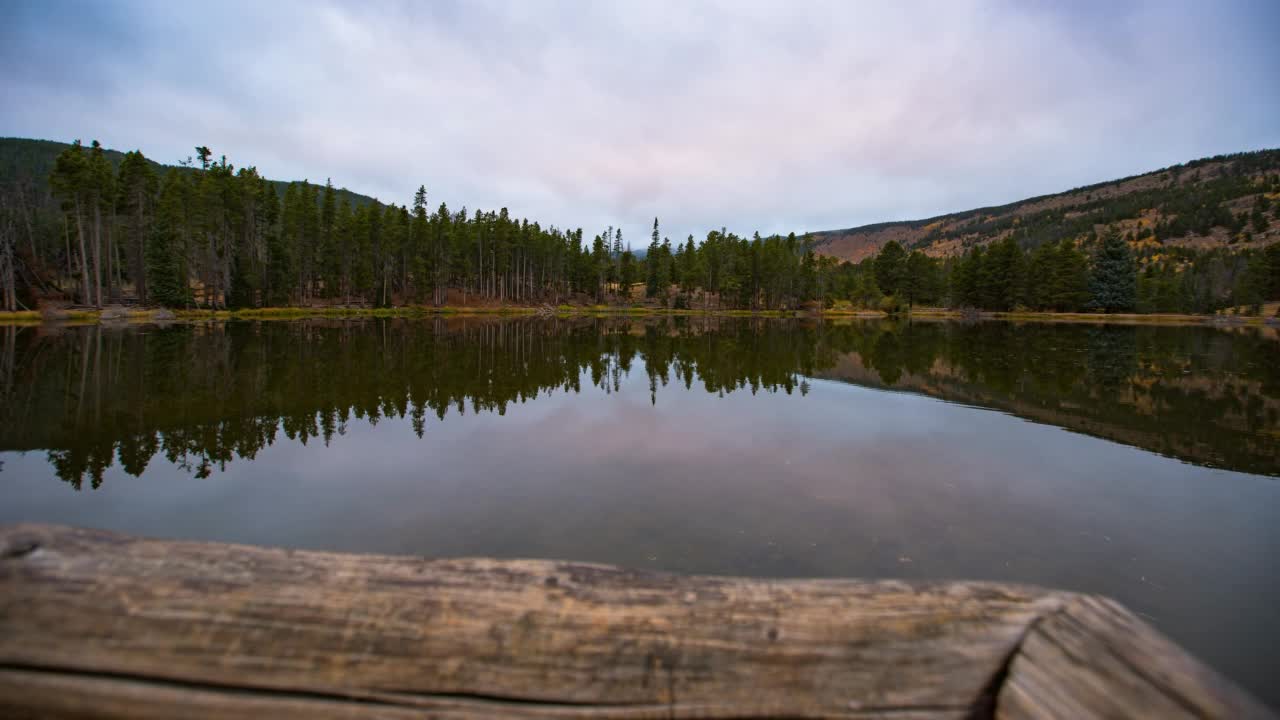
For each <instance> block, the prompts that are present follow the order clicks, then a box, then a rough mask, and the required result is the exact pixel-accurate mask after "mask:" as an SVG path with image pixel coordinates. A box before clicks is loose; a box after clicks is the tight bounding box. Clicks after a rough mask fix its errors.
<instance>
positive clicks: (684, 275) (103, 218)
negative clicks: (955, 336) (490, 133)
mask: <svg viewBox="0 0 1280 720" xmlns="http://www.w3.org/2000/svg"><path fill="white" fill-rule="evenodd" d="M5 142H6V146H5V151H6V153H8V157H7V158H0V160H4V162H5V163H6V164H7V166H0V180H3V185H0V309H3V310H15V309H20V308H35V307H36V305H37V303H38V302H39V301H40V300H42V299H44V300H49V299H62V300H64V301H70V302H75V303H78V304H81V305H86V306H93V307H102V306H103V305H105V304H110V303H114V302H120V301H122V300H124V299H132V300H136V301H138V302H140V303H144V304H156V305H166V306H171V307H208V308H253V307H266V306H285V305H311V304H341V305H361V306H366V305H375V306H389V305H407V304H425V305H435V306H441V305H449V304H461V305H466V304H474V303H511V304H524V305H533V304H553V305H554V304H560V303H565V302H569V303H578V304H580V303H592V302H594V303H615V304H626V303H632V302H636V301H640V299H641V298H642V297H643V298H644V299H645V301H647V302H648V303H650V304H656V305H662V306H666V307H671V308H676V309H681V308H688V309H699V308H705V309H720V308H738V309H752V310H759V309H766V310H767V309H794V308H799V307H803V306H806V305H807V306H819V307H821V306H831V305H833V304H835V303H837V302H850V303H852V304H854V305H856V306H858V307H865V308H874V309H884V310H888V311H890V312H896V311H898V310H900V309H903V308H910V307H912V306H915V305H933V306H936V305H943V306H948V307H955V308H979V309H985V310H1017V309H1028V310H1048V311H1109V312H1110V311H1136V312H1213V311H1216V310H1219V309H1222V308H1225V307H1231V306H1236V305H1244V306H1251V307H1255V308H1256V307H1259V306H1260V305H1261V303H1263V302H1264V301H1266V300H1270V299H1276V298H1280V245H1278V244H1273V245H1271V246H1270V247H1267V248H1266V249H1261V250H1259V249H1253V250H1244V251H1238V250H1236V249H1235V248H1218V249H1214V250H1199V251H1197V250H1192V249H1188V248H1181V247H1162V246H1157V247H1156V248H1155V249H1152V248H1151V247H1149V246H1150V245H1151V243H1149V242H1148V243H1144V241H1146V240H1148V239H1149V238H1152V237H1154V236H1155V235H1159V234H1167V233H1170V232H1180V231H1183V230H1184V228H1183V226H1184V225H1185V226H1187V227H1196V228H1199V227H1200V226H1201V225H1203V224H1204V223H1206V222H1207V223H1209V224H1210V225H1211V226H1212V225H1213V224H1214V223H1217V222H1230V223H1232V224H1233V226H1234V225H1240V224H1241V223H1249V227H1251V228H1254V229H1256V230H1258V231H1260V232H1262V231H1265V230H1266V229H1267V224H1268V222H1269V221H1268V214H1269V213H1271V210H1272V208H1271V206H1270V202H1271V201H1270V200H1269V199H1268V196H1267V194H1266V193H1265V192H1263V193H1261V194H1258V195H1257V198H1258V200H1257V205H1256V207H1254V209H1253V214H1252V216H1250V218H1248V219H1244V218H1245V215H1244V214H1236V215H1233V214H1231V213H1230V212H1226V213H1225V215H1223V213H1224V212H1225V211H1222V210H1221V205H1220V204H1213V203H1200V202H1199V200H1202V199H1203V198H1202V197H1201V195H1203V194H1204V192H1210V193H1211V194H1214V195H1213V197H1214V198H1218V199H1219V200H1221V199H1224V198H1235V197H1237V196H1239V195H1240V193H1243V192H1246V191H1256V190H1257V188H1256V187H1254V184H1255V179H1253V178H1252V176H1251V175H1248V174H1247V173H1244V174H1227V175H1222V176H1220V177H1215V178H1214V179H1212V180H1209V181H1206V182H1205V183H1200V184H1197V185H1195V186H1194V188H1196V189H1195V191H1194V192H1193V191H1192V190H1191V189H1186V188H1183V187H1182V186H1178V185H1176V183H1175V184H1174V185H1173V186H1171V187H1172V189H1166V190H1163V191H1161V192H1163V193H1164V194H1163V195H1161V197H1162V198H1164V199H1163V200H1162V202H1166V204H1168V203H1173V205H1170V206H1169V207H1166V208H1164V209H1165V211H1168V214H1167V215H1166V216H1165V217H1166V219H1165V220H1162V221H1161V223H1159V224H1157V226H1156V227H1155V228H1154V229H1152V228H1144V229H1139V230H1136V231H1128V232H1126V231H1124V229H1123V226H1122V225H1107V226H1097V225H1095V224H1094V222H1093V221H1094V220H1097V219H1098V218H1092V219H1091V220H1089V222H1087V223H1086V222H1085V221H1084V220H1081V219H1080V218H1079V217H1074V216H1073V217H1072V218H1068V217H1067V216H1066V215H1063V216H1062V217H1057V216H1056V215H1053V213H1054V212H1058V211H1046V212H1048V213H1049V215H1051V216H1052V217H1049V218H1048V219H1047V220H1046V218H1042V217H1040V216H1039V215H1036V216H1033V217H1031V218H1030V219H1029V220H1027V221H1026V222H1025V223H1021V224H1019V225H1018V226H1017V227H1014V228H1012V229H1010V228H1003V227H992V228H985V226H984V228H980V229H984V231H986V230H990V231H991V232H997V231H998V232H1000V233H1003V234H1002V235H999V237H1000V239H998V240H995V241H993V242H990V243H986V244H977V245H975V246H973V247H972V248H970V249H969V250H968V251H967V252H966V253H965V254H964V255H963V256H961V257H958V258H947V259H938V258H934V257H930V256H929V255H926V254H925V253H924V252H922V251H921V250H920V249H908V248H904V247H903V246H902V245H899V244H898V243H896V242H889V243H888V244H886V245H885V246H884V247H883V248H882V249H881V251H880V252H879V253H878V255H876V256H875V257H873V258H871V259H868V260H864V261H862V262H859V263H848V262H841V261H838V260H837V259H834V258H831V257H826V256H822V255H820V254H818V253H816V252H815V249H814V248H815V242H814V241H813V239H811V238H810V237H808V236H803V237H797V236H796V235H795V234H790V235H786V236H780V235H772V236H768V237H761V236H760V235H759V234H758V233H757V234H755V235H753V236H751V237H743V236H739V235H736V234H734V233H730V232H728V231H727V230H725V229H724V228H721V229H719V230H712V231H711V232H708V233H707V234H706V235H705V237H703V238H701V239H700V240H695V238H694V237H693V236H692V235H690V236H688V237H687V238H685V239H684V240H683V241H679V240H677V241H676V242H674V243H673V242H672V241H671V240H670V239H668V238H667V237H665V236H663V235H662V233H661V228H660V225H659V222H658V220H657V219H656V218H655V219H654V222H653V228H652V233H651V234H650V236H649V237H648V238H646V239H647V241H648V247H647V251H646V252H644V253H634V252H632V251H631V245H630V242H629V240H630V239H629V238H627V239H624V238H623V235H622V231H621V230H620V229H615V228H613V227H609V228H605V229H604V230H603V231H602V232H599V233H595V234H594V235H592V236H591V237H590V238H588V237H586V235H585V234H584V231H583V230H582V229H581V228H577V229H563V228H556V227H544V226H542V225H541V224H539V223H538V222H536V221H530V220H527V219H517V218H515V217H512V216H511V215H509V213H508V212H507V210H506V209H500V210H497V211H483V210H472V211H469V210H468V209H467V208H465V207H462V208H459V209H457V210H453V209H451V208H450V207H449V206H448V205H447V204H445V203H443V202H440V203H438V204H433V202H432V201H431V199H430V198H429V196H428V194H427V190H426V188H425V187H421V186H420V187H419V188H418V190H417V191H416V192H415V193H414V194H413V197H412V199H411V201H410V202H408V203H406V204H404V205H397V204H395V203H388V204H384V203H381V202H379V201H378V200H375V199H372V198H365V197H363V196H359V195H355V194H353V193H350V192H349V191H345V190H342V189H338V188H335V187H334V186H333V185H332V183H329V182H326V183H325V184H324V185H317V184H313V183H310V182H307V181H302V182H292V183H280V182H277V181H271V180H267V179H265V178H264V177H262V176H261V175H260V174H259V173H258V171H257V169H256V168H255V167H252V166H250V167H240V168H237V167H235V166H234V165H232V164H231V163H229V162H228V160H227V159H226V158H225V157H221V158H217V159H215V158H214V154H213V152H212V151H211V150H210V149H209V148H207V147H198V148H196V155H195V156H194V158H193V159H190V160H188V161H187V162H185V163H184V164H182V166H180V167H165V166H161V165H158V164H156V163H154V162H152V161H150V160H148V159H147V158H145V157H144V156H143V155H142V153H141V152H138V151H134V152H129V153H125V154H123V155H121V154H119V153H114V152H113V151H108V150H106V149H105V148H103V147H102V146H101V145H100V144H99V143H97V142H96V141H95V142H93V143H92V144H91V145H90V146H89V147H84V146H82V145H81V144H80V143H79V142H76V143H74V144H73V145H70V146H60V145H57V144H54V143H42V142H38V141H12V140H8V141H5ZM51 148H61V149H60V150H59V151H57V153H56V157H53V158H52V159H48V162H47V163H44V164H42V162H41V161H42V160H44V159H47V158H46V156H47V155H48V154H49V153H50V152H51ZM1242 157H1244V158H1245V160H1249V158H1252V160H1249V161H1250V162H1255V163H1256V162H1261V160H1258V159H1257V158H1254V157H1253V155H1248V156H1242ZM1258 157H1261V158H1264V159H1266V158H1270V157H1271V156H1270V155H1268V154H1258ZM1245 160H1238V162H1237V164H1238V163H1239V162H1244V161H1245ZM1233 167H1234V166H1233ZM1246 169H1247V168H1246ZM1194 172H1198V170H1196V171H1194ZM1263 182H1264V183H1265V182H1272V181H1270V180H1267V179H1266V178H1265V177H1264V178H1263ZM1206 188H1207V189H1206ZM1170 193H1172V195H1170ZM1195 193H1199V194H1195ZM1215 193H1216V194H1215ZM1166 196H1168V197H1166ZM1219 196H1221V198H1219ZM1147 200H1151V198H1146V199H1144V198H1143V197H1127V198H1126V199H1125V200H1124V201H1123V202H1121V201H1118V200H1115V199H1110V200H1105V201H1104V200H1101V199H1100V200H1098V202H1099V203H1103V202H1105V203H1106V204H1105V207H1106V208H1110V210H1109V212H1112V213H1113V214H1115V213H1119V215H1117V217H1120V215H1124V214H1125V213H1126V212H1129V210H1133V211H1134V212H1140V207H1139V206H1141V205H1142V204H1143V202H1146V201H1147ZM1117 203H1120V204H1124V207H1125V208H1128V204H1133V203H1137V205H1135V206H1134V208H1129V210H1125V209H1124V208H1121V209H1119V210H1117V209H1116V208H1117ZM1125 203H1128V204H1125ZM1179 203H1181V204H1179ZM1182 205H1186V206H1187V207H1185V208H1183V207H1182ZM1174 206H1177V207H1174ZM1193 206H1194V207H1193ZM1099 207H1102V206H1101V205H1100V206H1099ZM1135 208H1136V209H1135ZM1170 208H1172V209H1170ZM1179 208H1181V209H1179ZM1206 208H1219V209H1218V210H1212V211H1210V210H1207V209H1206ZM1206 213H1207V214H1206ZM1271 214H1274V213H1271ZM1219 215H1223V216H1222V217H1218V216H1219ZM1202 216H1203V217H1202ZM1091 217H1092V216H1091ZM1055 218H1056V219H1055ZM1104 219H1105V218H1104ZM975 221H976V220H975ZM1049 221H1052V222H1049ZM1001 222H1003V221H1001ZM1046 222H1048V223H1049V225H1052V227H1054V228H1058V230H1062V232H1058V231H1057V230H1054V231H1053V232H1049V233H1048V234H1047V235H1046V234H1045V232H1048V231H1047V230H1045V227H1048V225H1045V223H1046ZM1073 223H1074V224H1073ZM1042 225H1045V227H1041V226H1042ZM1077 225H1078V226H1079V227H1076V226H1077ZM1068 226H1070V227H1068ZM1242 227H1243V225H1242ZM1063 228H1066V229H1065V230H1064V229H1063ZM1099 228H1101V229H1099ZM1068 230H1070V232H1067V231H1068ZM1005 231H1008V232H1005ZM1042 231H1044V232H1042ZM1135 247H1137V248H1139V249H1138V250H1136V251H1135V250H1134V249H1133V248H1135Z"/></svg>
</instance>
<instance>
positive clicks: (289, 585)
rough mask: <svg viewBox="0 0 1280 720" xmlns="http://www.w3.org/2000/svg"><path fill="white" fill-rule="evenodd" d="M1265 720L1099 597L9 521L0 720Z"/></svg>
mask: <svg viewBox="0 0 1280 720" xmlns="http://www.w3.org/2000/svg"><path fill="white" fill-rule="evenodd" d="M1151 713H1155V714H1158V715H1159V716H1161V717H1267V716H1268V714H1267V711H1266V710H1265V709H1264V708H1263V707H1262V706H1261V705H1259V704H1258V703H1257V702H1255V701H1254V700H1252V699H1251V698H1249V697H1248V696H1247V695H1245V694H1244V693H1243V692H1242V691H1240V690H1238V689H1237V688H1235V687H1234V686H1233V685H1231V684H1230V683H1229V682H1227V681H1225V680H1223V679H1222V678H1220V677H1218V676H1217V675H1216V674H1214V673H1213V672H1212V671H1210V670H1208V669H1207V668H1205V667H1204V666H1202V665H1200V664H1199V663H1197V662H1196V661H1195V660H1194V659H1192V658H1190V657H1189V656H1187V655H1186V654H1185V653H1183V652H1182V651H1181V650H1179V649H1178V648H1177V647H1175V646H1174V645H1173V644H1171V643H1169V642H1168V641H1167V640H1164V639H1163V638H1161V637H1160V636H1159V635H1158V634H1156V633H1155V632H1154V631H1153V630H1152V629H1151V628H1149V627H1148V626H1146V625H1145V624H1143V623H1142V622H1141V621H1140V620H1138V619H1137V618H1135V617H1134V616H1133V615H1132V614H1130V613H1129V612H1127V611H1125V610H1124V609H1123V608H1121V607H1119V606H1117V605H1115V604H1114V603H1111V602H1109V601H1105V600H1101V599H1098V598H1093V597H1088V596H1080V595H1073V594H1070V593H1060V592H1052V591H1044V590H1039V589H1036V588H1030V587H1021V586H1011V585H1001V584H992V583H955V582H949V583H905V582H896V581H859V580H795V581H774V580H753V579H734V578H717V577H696V576H681V575H670V574H663V573H652V572H639V571H631V570H624V569H620V568H615V567H608V566H602V565H591V564H583V563H571V562H555V561H545V560H489V559H436V560H428V559H422V558H413V557H386V556H377V555H347V554H336V553H323V552H304V551H291V550H281V549H270V548H254V547H246V546H241V545H225V544H217V543H198V542H177V541H161V540H147V539H139V538H133V537H128V536H124V535H119V534H115V533H108V532H102V531H94V530H84V529H76V528H67V527H54V526H41V525H20V526H13V527H7V528H0V716H4V717H42V718H43V717H95V718H116V717H130V718H171V717H183V718H192V719H200V718H241V717H255V718H256V717H272V718H321V719H324V718H355V717H360V718H366V717H372V718H394V719H397V720H398V719H400V718H405V719H408V718H427V717H432V718H474V717H494V716H502V717H526V718H550V717H606V718H673V717H674V718H694V717H697V718H750V717H791V718H861V717H894V718H967V717H991V716H993V715H996V716H999V717H1004V718H1040V717H1072V718H1083V717H1126V716H1142V715H1149V714H1151Z"/></svg>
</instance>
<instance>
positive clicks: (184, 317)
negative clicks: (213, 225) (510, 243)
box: [0, 305, 1269, 325]
mask: <svg viewBox="0 0 1280 720" xmlns="http://www.w3.org/2000/svg"><path fill="white" fill-rule="evenodd" d="M162 312H163V311H162V310H160V309H156V308H148V309H129V310H126V311H125V312H124V314H123V316H122V317H121V316H116V317H113V318H109V319H108V320H105V321H104V320H102V317H101V316H102V314H103V311H101V310H64V311H59V312H57V313H54V314H51V315H44V314H42V313H40V312H38V311H35V310H23V311H17V312H0V325H41V324H46V323H51V324H76V325H80V324H95V323H99V322H125V323H153V322H164V321H168V322H202V321H227V320H300V319H305V318H414V317H437V316H532V315H544V316H554V317H581V316H603V317H613V316H623V317H657V316H662V317H757V318H791V317H804V318H810V319H816V318H835V319H875V318H884V317H889V316H888V315H887V314H885V313H884V312H881V311H878V310H853V309H847V308H842V309H832V310H827V311H825V312H823V313H814V312H803V311H793V310H754V311H753V310H673V309H661V308H654V307H645V306H631V307H620V306H608V305H587V306H570V305H560V306H558V307H554V308H551V307H546V306H543V307H533V306H514V305H503V306H487V307H484V306H482V307H457V306H442V307H433V306H426V305H409V306H402V307H391V308H349V307H268V308H245V309H239V310H173V311H170V312H171V313H172V318H164V317H161V318H157V315H160V314H161V313H162ZM899 317H903V318H906V317H912V318H917V319H922V320H933V319H938V320H947V319H977V320H1011V321H1022V322H1062V323H1111V324H1156V325H1205V324H1230V325H1264V324H1267V320H1268V319H1269V318H1268V317H1264V316H1253V317H1251V316H1244V315H1189V314H1172V313H1151V314H1140V313H1116V314H1111V315H1106V314H1101V313H1058V312H977V313H973V312H963V311H959V310H948V309H944V308H917V309H915V310H913V311H912V312H911V313H910V314H903V315H900V316H899Z"/></svg>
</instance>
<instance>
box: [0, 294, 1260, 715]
mask: <svg viewBox="0 0 1280 720" xmlns="http://www.w3.org/2000/svg"><path fill="white" fill-rule="evenodd" d="M0 463H2V464H0V523H12V522H22V521H36V522H52V523H66V524H73V525H83V526H90V527H98V528H107V529H112V530H119V531H124V532H129V533H135V534H141V535H150V536H159V537H177V538H193V539H202V540H222V541H234V542H245V543H254V544H265V545H280V546H288V547H298V548H317V549H326V550H342V551H363V552H379V553H409V554H422V555H454V556H457V555H487V556H498V557H547V558H564V559H573V560H583V561H597V562H606V563H614V564H619V565H625V566H630V567H640V568H652V569H658V570H667V571H675V572H681V573H711V574H726V575H751V576H764V577H801V576H803V577H835V576H850V577H895V578H929V579H941V578H957V579H981V580H997V581H1014V582H1024V583H1033V584H1038V585H1044V586H1049V587H1055V588H1063V589H1069V590H1077V591H1084V592H1095V593H1102V594H1105V595H1108V596H1111V597H1114V598H1116V599H1118V600H1119V601H1121V602H1123V603H1124V604H1126V605H1127V606H1129V607H1130V608H1131V609H1133V610H1135V611H1136V612H1138V613H1139V614H1141V615H1142V616H1143V617H1144V618H1145V619H1146V620H1148V621H1149V622H1150V623H1152V624H1153V625H1155V626H1156V627H1157V628H1159V629H1160V630H1162V631H1163V632H1165V633H1166V634H1168V635H1170V636H1171V637H1173V638H1174V639H1175V640H1177V641H1179V642H1180V643H1181V644H1183V645H1184V646H1185V647H1187V648H1188V649H1190V650H1191V651H1192V652H1194V653H1195V654H1197V655H1198V656H1199V657H1201V658H1202V659H1204V660H1205V661H1207V662H1208V663H1210V664H1211V665H1213V666H1215V667H1217V668H1218V669H1220V670H1221V671H1223V672H1224V673H1225V674H1227V675H1228V676H1230V677H1232V678H1234V679H1235V680H1237V681H1238V682H1240V683H1241V684H1243V685H1245V686H1246V687H1248V688H1250V689H1251V690H1252V691H1253V692H1254V693H1255V694H1257V695H1258V696H1259V697H1260V698H1261V699H1263V700H1264V701H1265V702H1268V703H1270V704H1271V705H1273V706H1280V689H1278V688H1277V687H1276V686H1275V684H1274V682H1273V678H1274V677H1275V676H1276V674H1277V668H1278V666H1280V665H1278V663H1277V661H1276V660H1275V654H1274V648H1275V646H1276V645H1277V643H1278V642H1280V613H1277V612H1276V611H1275V610H1276V608H1277V607H1280V573H1277V562H1276V558H1277V551H1280V340H1277V337H1276V334H1275V330H1274V329H1266V328H1259V327H1235V328H1212V327H1202V326H1185V327H1169V326H1119V325H1086V324H1050V323H1027V324H1013V323H1007V322H997V321H984V322H977V323H961V322H951V321H916V322H906V321H876V320H866V321H860V320H854V321H844V322H822V321H815V320H760V319H731V318H718V319H709V318H645V319H626V318H596V319H591V318H574V319H558V320H555V319H538V318H527V317H526V318H515V319H500V318H470V319H468V318H434V319H366V320H345V321H337V320H332V321H330V320H326V321H321V320H311V321H296V322H285V321H276V322H257V323H250V322H229V323H210V324H179V325H173V326H170V327H157V326H135V327H120V328H112V327H105V326H87V327H51V326H41V327H3V328H0Z"/></svg>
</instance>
